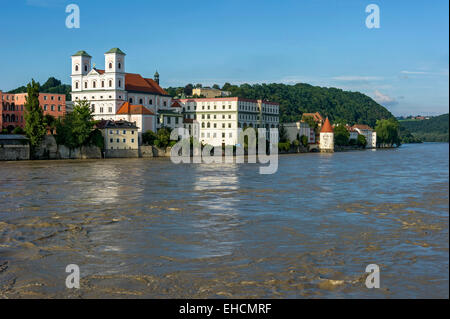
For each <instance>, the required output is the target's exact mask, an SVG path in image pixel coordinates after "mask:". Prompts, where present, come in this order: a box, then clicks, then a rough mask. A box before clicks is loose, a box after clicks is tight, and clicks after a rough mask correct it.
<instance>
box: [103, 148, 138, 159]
mask: <svg viewBox="0 0 450 319" xmlns="http://www.w3.org/2000/svg"><path fill="white" fill-rule="evenodd" d="M121 157H129V158H135V157H139V150H137V149H134V150H133V149H131V150H130V149H128V150H127V149H122V150H105V158H121Z"/></svg>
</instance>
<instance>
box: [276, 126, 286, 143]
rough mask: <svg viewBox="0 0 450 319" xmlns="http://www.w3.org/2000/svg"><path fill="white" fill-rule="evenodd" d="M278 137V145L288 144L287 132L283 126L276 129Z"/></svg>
mask: <svg viewBox="0 0 450 319" xmlns="http://www.w3.org/2000/svg"><path fill="white" fill-rule="evenodd" d="M278 137H279V139H280V143H285V142H289V136H288V132H287V130H286V128H285V127H284V125H283V124H282V125H280V128H279V129H278Z"/></svg>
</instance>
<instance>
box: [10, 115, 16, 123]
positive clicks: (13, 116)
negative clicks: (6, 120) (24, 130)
mask: <svg viewBox="0 0 450 319" xmlns="http://www.w3.org/2000/svg"><path fill="white" fill-rule="evenodd" d="M15 121H16V116H15V115H14V114H11V122H15Z"/></svg>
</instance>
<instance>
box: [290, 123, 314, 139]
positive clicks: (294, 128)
mask: <svg viewBox="0 0 450 319" xmlns="http://www.w3.org/2000/svg"><path fill="white" fill-rule="evenodd" d="M283 126H284V127H285V128H286V131H287V133H288V136H289V140H290V141H291V142H292V141H294V140H296V139H297V136H298V137H300V138H301V137H302V135H304V136H306V137H307V138H308V144H312V143H314V142H315V133H314V129H312V128H310V127H309V125H308V123H306V122H302V121H300V122H294V123H285V124H283Z"/></svg>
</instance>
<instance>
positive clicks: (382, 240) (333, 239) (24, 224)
mask: <svg viewBox="0 0 450 319" xmlns="http://www.w3.org/2000/svg"><path fill="white" fill-rule="evenodd" d="M448 150H449V146H448V144H439V143H436V144H434V143H426V144H421V145H404V146H402V147H401V148H399V149H390V150H376V151H375V150H367V151H355V152H343V153H335V154H299V155H283V156H280V157H279V169H278V172H277V173H276V174H274V175H260V174H259V173H258V167H259V166H258V165H259V164H222V165H219V164H214V165H210V164H208V165H207V164H190V165H188V164H181V165H175V164H172V163H171V162H170V161H169V160H167V159H114V160H95V161H91V160H86V161H33V162H32V161H29V162H2V163H0V298H53V297H56V298H107V297H112V298H419V297H424V298H432V297H436V298H448V297H449V268H448V265H449V250H448V248H449V243H448V239H449V238H448V229H449V225H448V212H449V202H448V200H449V199H448V188H449V187H448V186H449V177H448V169H449V166H448ZM68 264H77V265H78V266H79V267H80V270H81V282H80V285H81V288H80V289H67V288H66V286H65V279H66V276H67V275H68V274H67V273H66V272H65V268H66V266H67V265H68ZM368 264H377V265H379V267H380V271H381V273H380V279H381V287H380V288H379V289H368V288H366V286H365V278H366V273H365V267H366V266H367V265H368Z"/></svg>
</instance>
